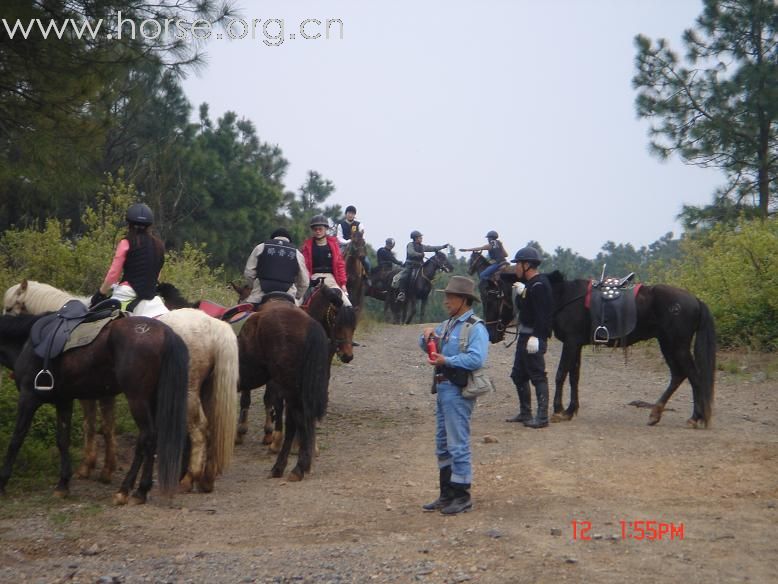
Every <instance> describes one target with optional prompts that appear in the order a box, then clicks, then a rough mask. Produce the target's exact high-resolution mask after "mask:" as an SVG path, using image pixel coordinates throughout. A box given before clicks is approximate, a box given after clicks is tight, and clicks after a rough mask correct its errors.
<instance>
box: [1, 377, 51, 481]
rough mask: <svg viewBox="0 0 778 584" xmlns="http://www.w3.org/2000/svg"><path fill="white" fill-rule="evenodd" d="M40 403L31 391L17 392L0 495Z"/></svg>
mask: <svg viewBox="0 0 778 584" xmlns="http://www.w3.org/2000/svg"><path fill="white" fill-rule="evenodd" d="M41 403H42V402H41V401H40V400H39V399H38V398H37V397H36V396H35V395H34V394H33V393H32V392H29V391H24V390H22V391H21V393H19V402H18V404H19V405H18V407H17V410H16V425H15V426H14V432H13V434H12V435H11V441H10V442H9V443H8V450H7V451H6V454H5V461H4V462H3V468H2V469H0V495H5V486H6V485H7V484H8V479H10V478H11V469H12V468H13V465H14V462H16V457H17V456H18V454H19V449H20V448H21V447H22V443H23V442H24V438H25V437H26V436H27V432H29V431H30V426H31V425H32V419H33V417H34V416H35V412H36V411H38V408H39V407H40V406H41Z"/></svg>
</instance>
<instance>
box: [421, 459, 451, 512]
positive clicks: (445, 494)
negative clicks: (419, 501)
mask: <svg viewBox="0 0 778 584" xmlns="http://www.w3.org/2000/svg"><path fill="white" fill-rule="evenodd" d="M453 500H454V491H453V490H452V489H451V465H448V466H444V467H443V468H441V469H440V496H439V497H438V498H437V499H435V500H434V501H433V502H432V503H427V504H426V505H422V506H421V508H422V509H424V510H425V511H437V510H439V509H443V507H445V506H446V505H448V504H449V503H451V501H453Z"/></svg>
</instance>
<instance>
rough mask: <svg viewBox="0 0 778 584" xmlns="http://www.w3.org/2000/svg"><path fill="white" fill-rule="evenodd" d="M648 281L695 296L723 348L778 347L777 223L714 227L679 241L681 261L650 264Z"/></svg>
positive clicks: (771, 348) (763, 349)
mask: <svg viewBox="0 0 778 584" xmlns="http://www.w3.org/2000/svg"><path fill="white" fill-rule="evenodd" d="M652 276H653V278H652V279H653V281H657V282H666V283H668V284H674V285H676V286H680V287H681V288H686V289H687V290H689V291H691V292H693V293H694V294H696V295H697V296H699V297H700V298H701V299H702V300H703V301H704V302H705V303H706V304H708V306H709V307H710V309H711V312H712V314H713V316H714V318H715V320H716V331H717V334H718V339H719V343H720V345H721V346H723V347H748V348H752V349H757V350H760V351H772V350H775V349H776V348H778V294H776V292H775V291H776V287H778V220H776V219H775V218H773V219H769V220H766V221H761V220H745V219H743V220H741V221H740V222H739V223H738V225H737V226H736V228H735V229H732V227H731V226H729V227H728V226H724V225H718V226H716V227H714V228H712V229H711V230H710V231H708V232H705V233H704V234H701V235H699V236H696V237H687V238H685V239H684V240H683V241H682V242H681V259H678V260H675V261H672V262H670V263H669V264H664V265H654V266H652Z"/></svg>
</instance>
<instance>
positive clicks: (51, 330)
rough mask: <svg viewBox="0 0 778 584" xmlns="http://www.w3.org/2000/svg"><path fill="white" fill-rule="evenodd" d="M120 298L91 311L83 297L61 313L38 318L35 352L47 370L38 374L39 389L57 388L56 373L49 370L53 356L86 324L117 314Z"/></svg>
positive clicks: (33, 333)
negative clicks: (79, 327)
mask: <svg viewBox="0 0 778 584" xmlns="http://www.w3.org/2000/svg"><path fill="white" fill-rule="evenodd" d="M116 309H117V301H115V300H112V299H109V300H106V301H104V302H101V303H100V304H98V305H97V306H95V307H94V309H93V310H89V309H88V308H87V307H86V306H84V304H83V303H82V302H81V301H79V300H68V301H67V302H66V303H65V305H64V306H63V307H62V308H60V309H59V310H58V311H57V312H54V313H52V314H47V315H46V316H43V317H41V318H39V319H38V320H37V321H35V324H33V325H32V329H31V330H30V342H31V343H32V348H33V352H34V353H35V354H36V355H37V356H38V357H40V358H41V359H43V369H41V370H40V371H39V372H38V374H37V375H36V376H35V384H34V385H35V389H38V390H41V391H50V390H52V389H54V375H53V374H52V373H51V371H49V362H50V361H51V359H55V358H57V357H59V356H60V355H61V354H62V352H63V350H64V348H65V343H67V341H68V339H69V338H70V335H71V334H72V333H73V331H74V330H75V329H76V327H77V326H78V325H80V324H82V323H87V322H94V321H97V320H102V319H107V318H110V317H112V316H115V313H116Z"/></svg>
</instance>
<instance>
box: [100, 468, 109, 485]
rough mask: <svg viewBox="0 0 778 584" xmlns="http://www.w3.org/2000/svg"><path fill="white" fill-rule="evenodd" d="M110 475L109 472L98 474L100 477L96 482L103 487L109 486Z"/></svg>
mask: <svg viewBox="0 0 778 584" xmlns="http://www.w3.org/2000/svg"><path fill="white" fill-rule="evenodd" d="M111 474H113V473H112V472H111V471H110V470H104V471H103V472H101V473H100V476H98V477H97V480H98V481H100V482H101V483H103V484H104V485H109V484H111Z"/></svg>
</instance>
